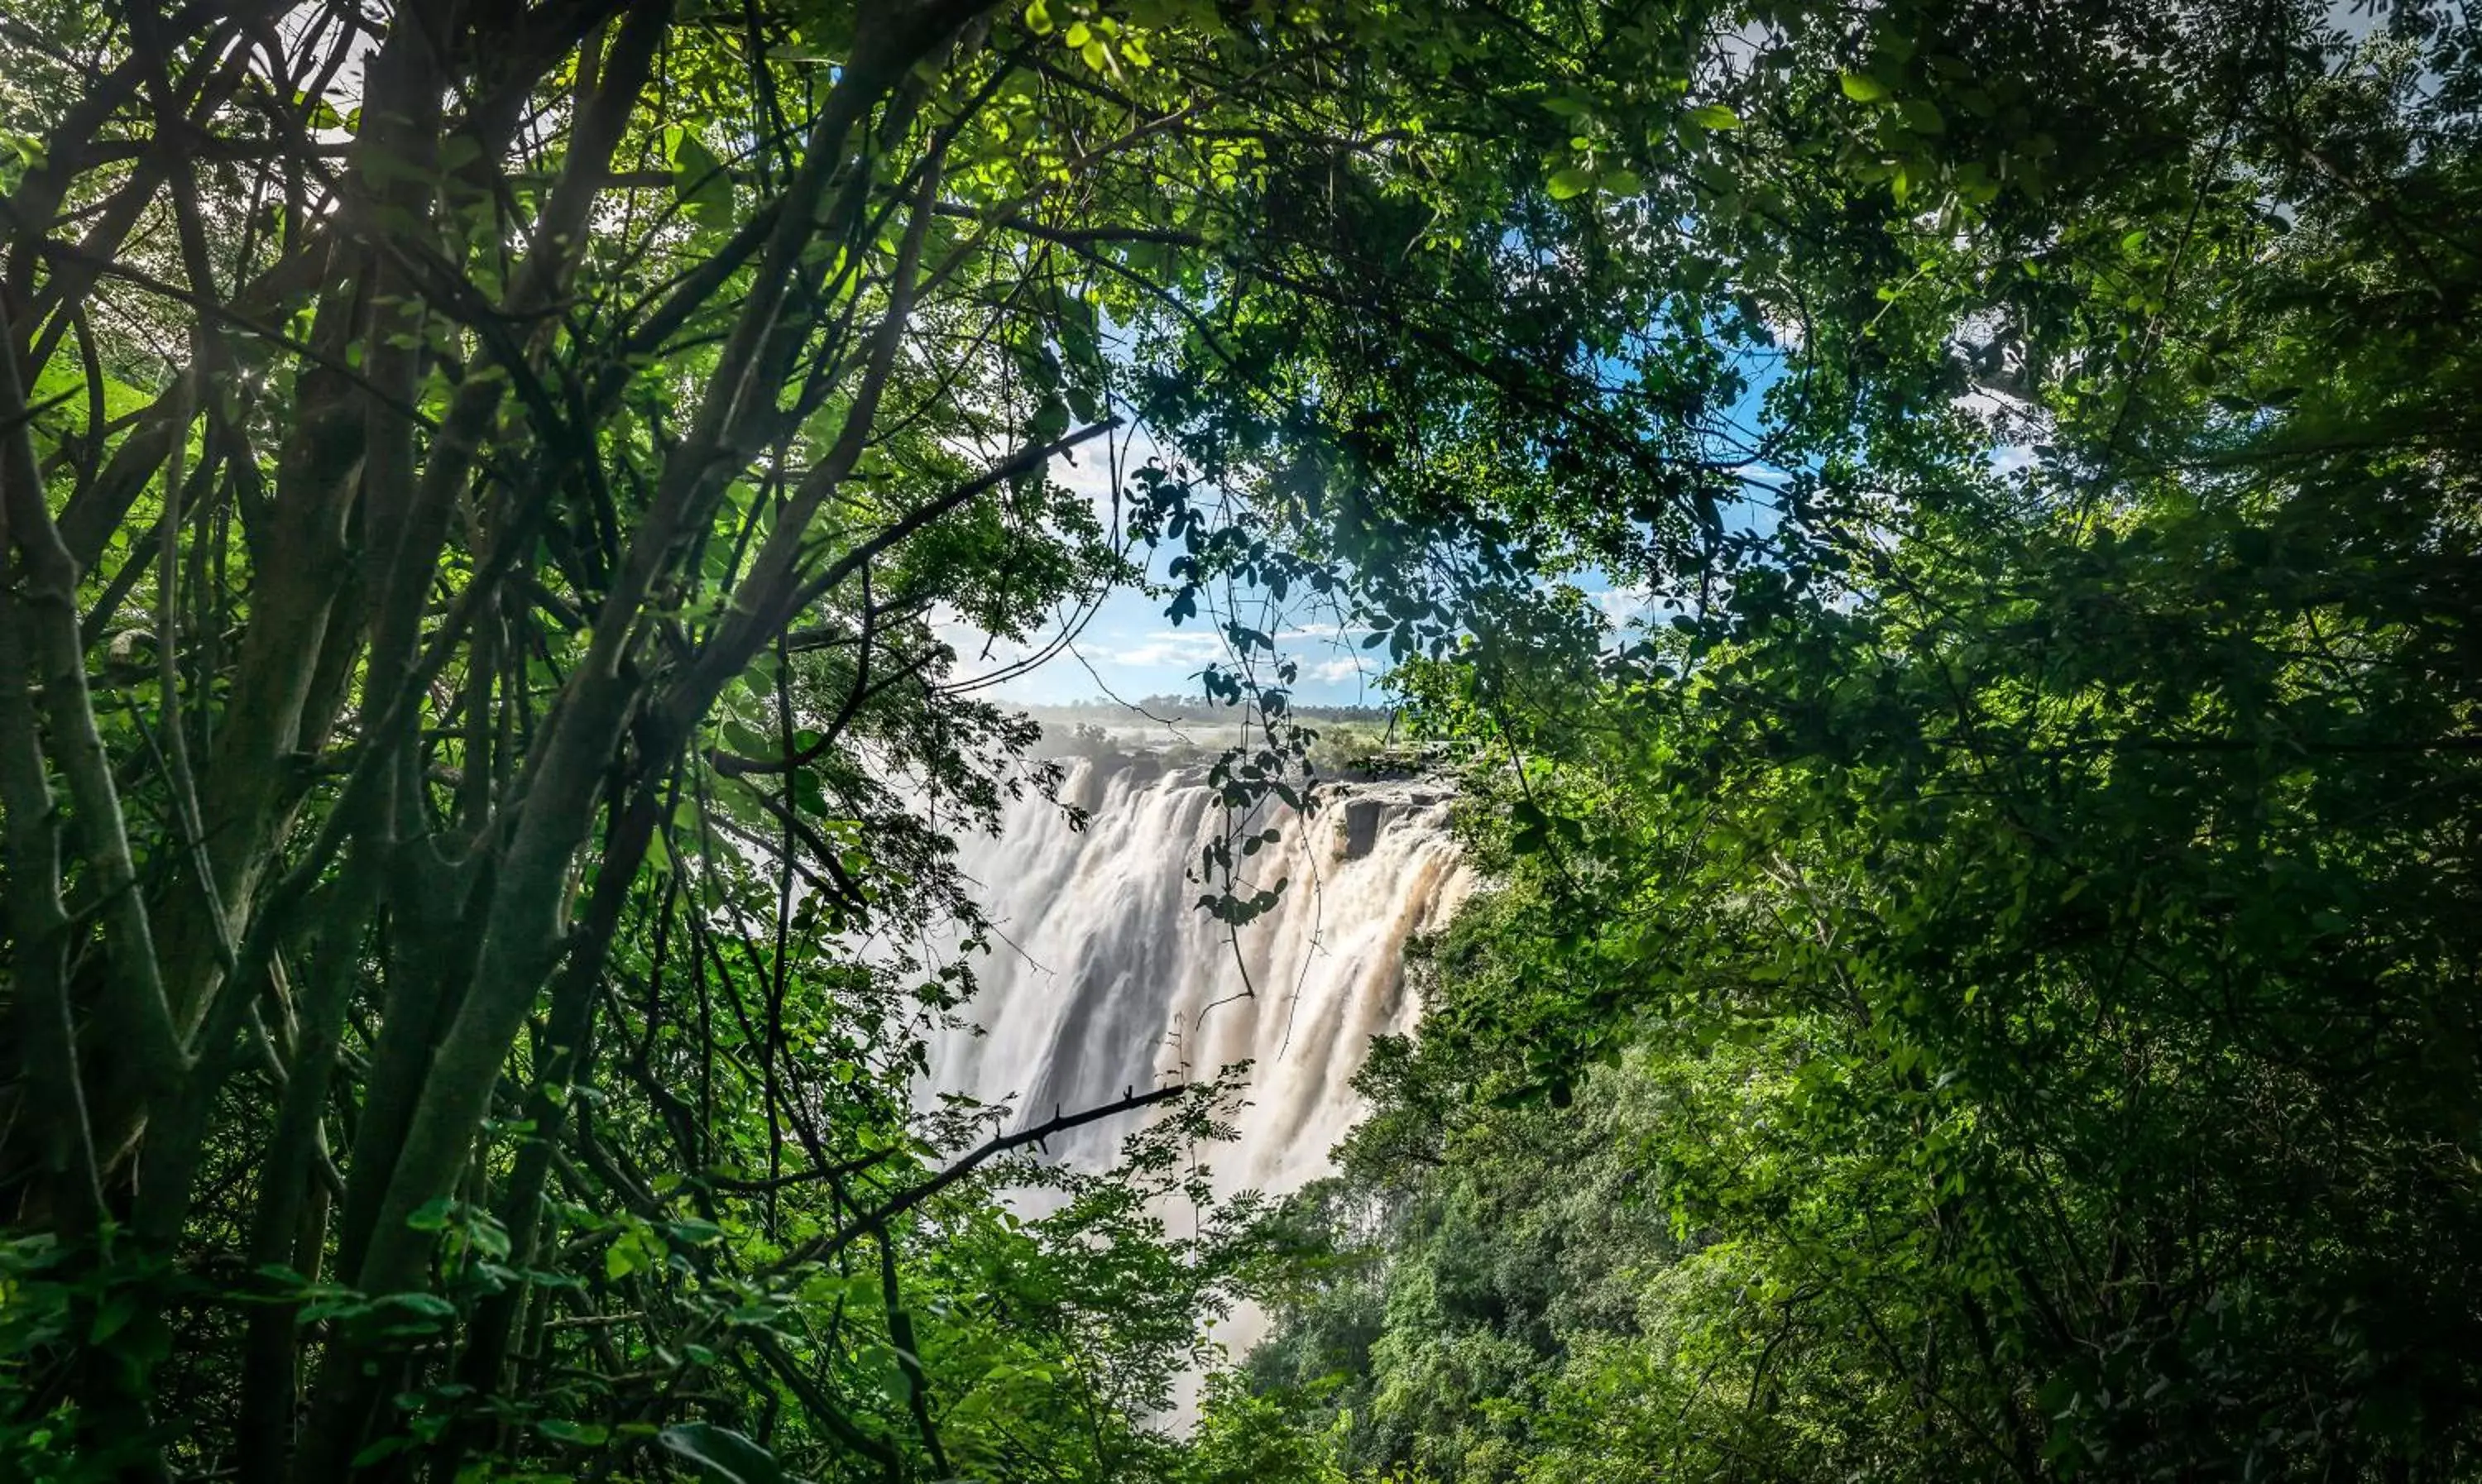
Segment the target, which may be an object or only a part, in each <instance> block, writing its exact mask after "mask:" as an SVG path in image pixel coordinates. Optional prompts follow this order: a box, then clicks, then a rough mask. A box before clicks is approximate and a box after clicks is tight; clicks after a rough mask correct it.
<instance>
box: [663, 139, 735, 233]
mask: <svg viewBox="0 0 2482 1484" xmlns="http://www.w3.org/2000/svg"><path fill="white" fill-rule="evenodd" d="M664 132H665V135H666V138H667V143H669V144H670V145H671V146H672V152H673V194H674V195H675V196H677V197H678V198H679V199H680V201H681V204H682V205H683V206H684V207H686V208H688V211H689V214H690V219H691V220H692V221H695V222H697V223H699V224H700V225H702V226H721V225H725V224H726V222H727V221H728V220H729V219H730V218H731V216H732V177H731V176H730V175H728V174H726V172H725V169H724V162H723V161H722V160H719V159H717V158H716V156H715V151H714V150H712V149H709V148H708V147H707V146H706V142H705V141H704V140H701V139H700V138H699V137H698V134H697V133H696V132H695V131H694V130H690V129H684V128H672V129H667V130H665V131H664Z"/></svg>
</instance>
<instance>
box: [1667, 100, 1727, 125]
mask: <svg viewBox="0 0 2482 1484" xmlns="http://www.w3.org/2000/svg"><path fill="white" fill-rule="evenodd" d="M1680 117H1681V118H1683V119H1688V120H1689V121H1690V122H1691V123H1694V124H1696V125H1698V126H1699V127H1700V128H1702V129H1737V128H1739V127H1740V126H1741V116H1740V115H1738V114H1736V113H1734V112H1732V111H1731V110H1730V109H1729V108H1726V107H1725V106H1724V105H1723V104H1721V103H1701V104H1699V105H1698V106H1697V107H1696V108H1693V109H1691V110H1689V111H1688V112H1687V113H1685V114H1682V115H1681V116H1680Z"/></svg>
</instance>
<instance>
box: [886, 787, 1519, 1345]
mask: <svg viewBox="0 0 2482 1484" xmlns="http://www.w3.org/2000/svg"><path fill="white" fill-rule="evenodd" d="M1063 798H1064V799H1065V800H1067V801H1068V802H1071V803H1074V804H1076V805H1078V806H1080V807H1082V808H1085V809H1086V810H1088V812H1089V816H1090V817H1089V822H1088V825H1087V828H1086V829H1084V830H1082V831H1079V830H1073V829H1071V828H1070V827H1069V822H1068V821H1067V820H1066V819H1065V818H1064V817H1063V816H1062V812H1061V810H1060V808H1058V807H1057V806H1054V805H1052V804H1049V803H1047V802H1045V801H1043V800H1040V799H1034V798H1028V799H1024V800H1020V801H1018V802H1017V803H1016V804H1014V805H1013V806H1012V807H1011V808H1010V810H1009V812H1008V815H1007V818H1006V821H1005V823H1004V825H1003V827H1002V829H1001V830H1000V832H999V834H998V835H995V836H978V837H976V838H973V839H970V840H968V841H965V842H964V845H963V854H962V857H961V861H960V863H961V864H962V865H963V867H964V870H965V871H966V873H967V874H968V876H969V877H971V878H972V879H974V880H975V881H977V882H979V883H980V886H981V891H982V898H983V901H984V904H985V906H986V910H987V912H988V913H989V915H990V919H991V920H992V922H993V924H994V926H995V929H996V932H995V935H994V939H993V948H992V952H991V953H990V956H989V957H987V958H985V959H984V960H982V961H981V962H980V964H979V965H978V966H977V974H978V976H979V978H980V980H981V986H982V987H981V990H980V992H979V993H978V994H977V995H976V996H975V998H974V1001H973V1003H972V1005H971V1006H970V1007H969V1015H970V1018H971V1019H972V1020H974V1021H975V1022H976V1023H977V1024H979V1025H980V1026H981V1028H982V1030H983V1031H984V1032H985V1033H984V1034H981V1035H975V1034H973V1033H971V1032H970V1031H962V1030H961V1031H955V1032H950V1033H948V1034H946V1035H945V1036H944V1037H943V1038H942V1039H941V1040H940V1041H939V1043H938V1044H937V1045H936V1046H935V1047H933V1055H932V1081H933V1084H934V1085H935V1086H937V1087H938V1088H940V1089H942V1090H946V1091H955V1092H964V1093H968V1094H971V1095H973V1096H974V1097H976V1098H978V1099H980V1100H984V1101H986V1102H997V1101H1000V1100H1004V1099H1005V1100H1012V1101H1014V1102H1015V1104H1016V1106H1017V1122H1019V1123H1020V1124H1024V1123H1033V1122H1039V1121H1040V1120H1042V1119H1044V1118H1048V1117H1050V1116H1051V1114H1052V1113H1053V1112H1054V1111H1055V1110H1065V1111H1072V1112H1073V1111H1075V1110H1077V1109H1080V1108H1086V1107H1092V1106H1095V1105H1097V1104H1100V1103H1104V1102H1108V1101H1110V1100H1113V1099H1115V1098H1117V1097H1119V1096H1120V1095H1121V1093H1122V1090H1123V1089H1126V1088H1132V1087H1135V1088H1140V1089H1144V1088H1149V1087H1156V1086H1161V1085H1163V1083H1164V1082H1165V1081H1166V1080H1167V1079H1168V1078H1175V1077H1178V1078H1184V1079H1185V1078H1188V1077H1193V1076H1211V1075H1213V1074H1214V1073H1215V1072H1216V1070H1217V1069H1218V1068H1220V1067H1223V1066H1226V1065H1228V1064H1229V1063H1233V1062H1238V1061H1244V1060H1247V1061H1249V1062H1251V1063H1253V1064H1254V1065H1253V1071H1252V1073H1251V1077H1250V1090H1249V1100H1248V1103H1247V1105H1246V1106H1245V1107H1244V1108H1243V1109H1242V1111H1241V1113H1240V1115H1239V1117H1238V1119H1237V1120H1236V1121H1235V1122H1236V1125H1237V1127H1238V1130H1239V1134H1240V1138H1239V1140H1238V1142H1237V1143H1235V1144H1231V1145H1227V1146H1223V1147H1220V1148H1218V1149H1216V1150H1215V1151H1213V1152H1212V1153H1210V1154H1209V1156H1208V1157H1209V1159H1210V1161H1211V1165H1212V1174H1213V1184H1214V1186H1215V1189H1216V1191H1217V1193H1218V1194H1219V1195H1230V1194H1233V1193H1235V1192H1238V1191H1241V1190H1260V1191H1265V1192H1267V1193H1269V1194H1281V1193H1283V1192H1286V1191H1289V1190H1292V1189H1294V1188H1296V1187H1298V1186H1300V1185H1301V1184H1302V1183H1303V1182H1305V1181H1307V1180H1308V1179H1313V1178H1315V1177H1317V1176H1318V1175H1320V1174H1322V1173H1324V1172H1325V1170H1326V1169H1327V1157H1328V1151H1329V1149H1330V1148H1331V1147H1332V1146H1333V1144H1334V1143H1335V1141H1336V1140H1337V1139H1339V1138H1340V1137H1341V1136H1342V1135H1343V1134H1344V1133H1345V1131H1346V1130H1347V1129H1348V1128H1350V1127H1351V1126H1352V1125H1353V1123H1354V1121H1355V1120H1356V1119H1357V1118H1359V1117H1360V1115H1361V1113H1362V1111H1363V1110H1362V1107H1361V1105H1360V1099H1358V1098H1357V1097H1356V1096H1355V1094H1354V1092H1353V1088H1352V1085H1351V1084H1352V1079H1353V1075H1354V1073H1356V1072H1357V1071H1359V1070H1360V1066H1361V1061H1362V1058H1363V1055H1364V1054H1365V1052H1366V1051H1367V1049H1368V1047H1369V1045H1370V1039H1371V1038H1372V1037H1373V1036H1376V1035H1381V1034H1386V1033H1403V1032H1405V1031H1407V1030H1409V1029H1411V1028H1412V1026H1413V1020H1414V1014H1415V1009H1416V1007H1415V1006H1414V1005H1413V1004H1412V1003H1411V1002H1410V1001H1411V996H1410V995H1408V994H1407V993H1406V989H1405V977H1404V968H1403V957H1404V948H1405V944H1406V941H1407V940H1408V939H1409V938H1411V937H1412V936H1413V935H1414V934H1416V933H1420V932H1425V931H1428V930H1431V929H1433V928H1436V927H1438V926H1439V925H1440V924H1441V923H1442V922H1443V921H1444V920H1445V918H1446V915H1447V914H1449V913H1450V912H1451V911H1453V910H1454V908H1455V907H1456V905H1457V904H1458V903H1459V902H1460V901H1462V900H1463V899H1464V898H1465V895H1466V894H1467V892H1468V891H1469V890H1470V889H1471V886H1472V882H1471V878H1470V873H1469V872H1468V871H1467V869H1466V868H1465V866H1464V864H1463V863H1462V862H1461V861H1460V859H1459V856H1458V853H1457V851H1456V848H1455V845H1454V843H1453V841H1452V840H1451V839H1450V838H1449V835H1448V829H1447V807H1448V797H1447V793H1446V791H1445V790H1444V789H1443V788H1442V787H1440V786H1439V785H1438V784H1437V783H1426V782H1376V783H1343V784H1331V785H1329V787H1328V789H1327V790H1326V791H1325V793H1324V794H1323V802H1322V804H1321V806H1320V808H1318V809H1317V810H1316V811H1315V812H1314V813H1312V814H1310V815H1308V816H1307V817H1305V816H1300V815H1296V814H1293V813H1291V812H1290V811H1288V810H1287V811H1285V812H1283V814H1282V815H1281V817H1280V818H1277V819H1275V820H1274V821H1273V823H1275V825H1276V826H1277V828H1278V829H1279V830H1280V831H1281V837H1280V838H1279V840H1278V841H1277V842H1276V843H1274V844H1272V845H1269V846H1267V847H1265V848H1263V849H1261V850H1260V851H1259V852H1257V853H1256V854H1255V855H1253V856H1250V857H1247V858H1245V859H1243V860H1241V861H1238V863H1239V864H1241V865H1243V866H1245V867H1246V868H1247V872H1248V876H1247V883H1246V884H1247V886H1248V887H1249V888H1257V887H1263V886H1272V885H1274V883H1275V882H1276V881H1278V880H1279V879H1286V880H1288V881H1289V885H1288V886H1287V887H1286V888H1285V889H1284V891H1283V893H1282V894H1281V897H1280V899H1279V900H1278V902H1277V905H1276V906H1275V907H1274V908H1273V909H1271V910H1270V911H1268V912H1267V913H1266V914H1264V915H1262V916H1260V917H1258V918H1256V919H1255V920H1254V921H1252V922H1250V923H1248V924H1247V925H1245V926H1243V927H1242V928H1241V929H1240V932H1239V941H1238V944H1237V950H1236V945H1235V943H1234V942H1233V941H1232V940H1231V938H1230V937H1229V936H1228V930H1227V929H1226V927H1225V926H1224V924H1222V923H1220V922H1218V921H1216V920H1215V919H1213V918H1212V917H1210V916H1208V915H1207V914H1205V913H1203V912H1201V911H1200V910H1199V907H1198V898H1199V896H1200V895H1201V889H1202V888H1201V887H1200V886H1199V885H1198V883H1196V882H1194V881H1192V880H1190V879H1189V878H1188V876H1187V875H1186V870H1187V869H1189V868H1195V867H1196V866H1197V864H1198V862H1199V860H1200V853H1201V850H1202V849H1203V847H1204V846H1205V845H1206V844H1207V843H1208V842H1209V841H1210V840H1212V839H1214V838H1216V837H1217V836H1218V835H1219V834H1220V833H1221V831H1222V829H1223V828H1224V823H1225V820H1224V815H1223V812H1222V810H1221V808H1220V807H1219V805H1218V802H1217V796H1216V794H1215V792H1214V791H1213V790H1212V789H1210V788H1209V787H1208V786H1207V782H1206V770H1205V769H1204V768H1203V767H1185V766H1176V765H1170V764H1167V763H1166V762H1164V761H1163V760H1162V759H1160V758H1158V757H1155V756H1152V755H1135V756H1126V755H1107V756H1105V757H1102V758H1099V759H1097V758H1081V759H1079V760H1078V761H1076V762H1075V763H1073V764H1072V765H1071V771H1070V774H1069V778H1068V780H1067V782H1066V784H1065V786H1064V789H1063ZM1245 966H1246V969H1247V972H1246V976H1245V973H1244V967H1245ZM1125 1131H1126V1129H1125V1128H1124V1127H1121V1126H1115V1124H1111V1123H1107V1124H1100V1125H1093V1126H1088V1127H1086V1128H1083V1129H1079V1130H1077V1131H1076V1132H1075V1133H1074V1134H1072V1135H1070V1136H1069V1139H1067V1140H1063V1141H1058V1145H1057V1147H1056V1151H1055V1152H1056V1153H1059V1154H1061V1155H1062V1157H1065V1158H1069V1159H1073V1160H1077V1161H1079V1162H1081V1163H1086V1162H1095V1163H1099V1162H1102V1161H1103V1160H1107V1159H1108V1158H1109V1157H1110V1155H1111V1153H1112V1151H1113V1150H1114V1149H1115V1148H1116V1147H1117V1145H1118V1142H1119V1139H1120V1137H1121V1135H1122V1133H1124V1132H1125ZM1235 1338H1237V1337H1234V1336H1232V1335H1229V1334H1228V1335H1227V1339H1228V1341H1230V1340H1233V1339H1235Z"/></svg>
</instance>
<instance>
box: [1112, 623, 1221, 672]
mask: <svg viewBox="0 0 2482 1484" xmlns="http://www.w3.org/2000/svg"><path fill="white" fill-rule="evenodd" d="M1224 649H1225V645H1224V636H1223V635H1221V634H1216V633H1210V632H1208V631H1206V630H1204V629H1195V628H1192V629H1176V628H1167V629H1159V630H1157V631H1155V632H1154V633H1151V634H1142V635H1139V636H1138V638H1137V640H1136V642H1135V643H1133V644H1129V645H1126V646H1125V647H1123V648H1119V649H1101V648H1099V647H1094V648H1090V649H1088V657H1089V658H1091V659H1093V660H1094V661H1095V662H1096V663H1097V664H1105V665H1133V666H1141V667H1143V666H1150V665H1203V664H1206V663H1207V662H1208V661H1210V660H1216V659H1221V658H1223V656H1224Z"/></svg>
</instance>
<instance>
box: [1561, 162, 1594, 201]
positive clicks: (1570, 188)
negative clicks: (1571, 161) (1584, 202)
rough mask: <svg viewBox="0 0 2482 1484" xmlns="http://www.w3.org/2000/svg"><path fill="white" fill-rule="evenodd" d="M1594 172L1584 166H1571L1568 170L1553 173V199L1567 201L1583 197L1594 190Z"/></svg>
mask: <svg viewBox="0 0 2482 1484" xmlns="http://www.w3.org/2000/svg"><path fill="white" fill-rule="evenodd" d="M1594 184H1595V174H1594V172H1592V171H1590V170H1587V169H1585V168H1583V167H1582V166H1576V165H1571V166H1570V167H1569V168H1568V169H1567V170H1560V171H1553V172H1551V199H1553V200H1555V201H1565V200H1567V199H1570V198H1571V197H1574V196H1583V195H1585V194H1586V193H1587V192H1588V191H1589V190H1592V189H1593V188H1594Z"/></svg>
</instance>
